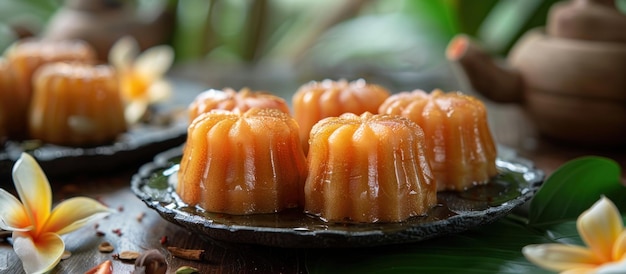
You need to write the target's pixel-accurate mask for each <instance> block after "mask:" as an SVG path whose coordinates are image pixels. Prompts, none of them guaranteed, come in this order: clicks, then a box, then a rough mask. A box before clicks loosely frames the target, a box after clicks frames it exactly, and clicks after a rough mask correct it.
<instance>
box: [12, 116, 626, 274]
mask: <svg viewBox="0 0 626 274" xmlns="http://www.w3.org/2000/svg"><path fill="white" fill-rule="evenodd" d="M489 111H490V112H489V113H490V114H489V115H490V122H491V124H492V131H493V134H494V136H495V138H496V140H497V142H498V143H499V144H502V145H506V146H509V147H512V148H514V149H515V150H517V151H518V153H519V154H520V156H522V157H525V158H527V159H529V160H531V161H533V162H534V163H535V165H536V166H537V167H538V168H540V169H542V170H544V171H545V172H546V174H551V173H552V172H553V171H554V170H555V169H556V168H557V167H558V166H560V165H561V164H563V163H564V162H566V161H568V160H571V159H573V158H576V157H579V156H584V155H600V156H606V157H610V158H613V159H615V160H616V161H618V163H619V164H620V165H621V166H622V169H626V151H624V150H623V149H621V150H620V149H612V150H601V149H592V148H581V147H578V146H568V145H565V144H562V143H561V142H555V141H551V140H547V139H544V138H542V137H539V135H538V134H537V133H536V132H535V130H534V128H533V125H532V123H530V122H529V121H528V120H527V119H526V118H525V116H524V112H523V111H521V110H520V109H519V108H518V107H515V106H500V105H489ZM137 168H138V166H129V167H128V168H127V169H125V170H119V171H115V172H112V173H109V174H106V175H98V176H95V177H93V176H85V175H79V176H77V177H71V178H62V179H52V180H51V183H52V188H53V192H54V200H55V201H60V200H62V199H65V198H68V197H72V196H79V195H80V196H88V197H93V198H96V199H98V200H100V201H102V202H103V203H105V204H106V205H108V206H109V207H111V208H113V209H115V210H116V212H115V213H113V214H111V215H110V216H109V217H107V218H106V219H102V220H99V221H98V222H97V223H96V224H95V225H92V226H89V227H84V228H82V229H80V230H78V231H75V232H72V233H70V234H68V235H65V236H64V239H65V241H66V245H67V248H66V249H67V250H69V251H71V253H72V255H71V256H70V257H69V258H68V259H66V260H63V261H61V263H59V265H58V266H57V267H56V268H55V269H54V270H53V271H52V273H84V272H85V271H87V270H88V269H90V268H92V267H94V266H96V265H98V264H100V263H102V262H104V261H106V260H112V262H113V269H114V273H132V272H133V270H134V264H133V263H132V262H126V261H123V260H119V259H115V257H116V254H119V253H120V252H122V251H136V252H140V253H141V252H144V251H146V250H150V249H156V250H158V251H160V252H161V253H162V254H165V255H166V259H167V262H168V265H169V268H168V269H169V270H168V273H173V272H174V271H175V270H176V269H178V268H179V267H181V266H191V267H195V268H197V269H199V270H200V272H201V273H252V272H254V273H306V272H307V269H306V268H305V261H306V260H307V256H309V255H311V254H314V253H316V252H325V251H324V250H307V249H281V248H272V247H263V246H251V245H241V244H230V243H224V242H216V241H212V240H210V239H206V238H202V237H200V236H199V235H196V234H194V233H191V232H189V231H187V230H186V229H184V228H182V227H179V226H177V225H175V224H172V223H170V222H168V221H166V220H164V219H162V218H161V217H160V216H159V215H158V213H157V212H155V211H153V210H152V209H150V208H148V207H147V206H146V205H145V204H144V203H143V202H142V201H141V200H139V199H138V198H137V197H136V196H135V195H134V194H133V193H132V192H131V190H130V188H129V183H130V180H131V177H132V175H133V174H134V173H135V172H136V171H137ZM622 177H624V176H622ZM105 241H106V242H109V243H111V244H112V245H113V247H114V250H113V251H112V252H111V253H102V252H100V251H99V250H98V245H99V244H101V243H102V242H105ZM167 247H180V248H185V249H195V250H204V256H203V260H202V261H194V260H188V259H181V258H177V257H174V256H172V255H171V254H170V253H169V252H168V250H167ZM0 273H23V270H22V266H21V262H20V261H19V260H18V258H17V256H16V255H15V253H14V252H13V250H12V248H11V246H10V244H9V241H7V240H6V239H4V240H0Z"/></svg>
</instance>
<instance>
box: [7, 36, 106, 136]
mask: <svg viewBox="0 0 626 274" xmlns="http://www.w3.org/2000/svg"><path fill="white" fill-rule="evenodd" d="M5 57H6V60H7V62H8V63H9V65H10V68H11V70H12V73H13V77H14V81H13V83H12V86H13V92H15V93H19V94H14V95H13V96H14V98H17V99H19V100H15V101H13V103H14V104H15V105H16V106H15V108H17V110H16V111H14V112H12V114H11V117H12V118H11V119H12V120H13V123H14V124H15V125H16V131H19V132H15V134H12V135H15V136H17V137H25V136H26V135H27V133H26V131H27V124H28V121H27V113H28V107H29V104H30V100H31V97H32V93H33V81H32V76H33V74H34V73H35V71H37V69H39V67H40V66H42V65H44V64H46V63H52V62H63V61H67V62H86V63H95V60H96V53H95V50H94V49H93V48H92V47H91V46H90V45H88V44H87V43H85V42H82V41H78V40H67V41H42V40H35V39H24V40H20V41H18V42H16V43H15V44H14V45H12V46H11V47H10V48H9V49H7V51H6V52H5ZM18 125H19V126H18Z"/></svg>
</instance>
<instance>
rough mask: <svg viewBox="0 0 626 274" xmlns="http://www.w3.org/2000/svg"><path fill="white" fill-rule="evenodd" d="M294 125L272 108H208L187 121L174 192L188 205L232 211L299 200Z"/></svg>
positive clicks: (300, 173) (301, 160)
mask: <svg viewBox="0 0 626 274" xmlns="http://www.w3.org/2000/svg"><path fill="white" fill-rule="evenodd" d="M305 177H306V159H305V156H304V153H303V151H302V147H301V146H300V141H299V136H298V126H297V124H296V122H295V120H293V118H291V116H289V115H288V114H286V113H284V112H282V111H279V110H277V109H268V108H265V109H259V108H251V109H250V110H248V111H246V112H244V113H242V112H240V111H239V110H234V111H225V110H213V111H210V112H206V113H203V114H200V116H198V117H197V118H196V119H194V120H193V122H192V123H191V124H190V125H189V128H188V133H187V143H186V144H185V147H184V151H183V157H182V159H181V162H180V170H179V172H178V183H177V186H176V192H177V193H178V195H179V196H180V198H181V199H182V200H183V201H184V202H185V203H187V204H189V205H191V206H196V205H197V206H200V207H201V208H203V209H205V210H207V211H210V212H219V213H228V214H236V215H244V214H255V213H273V212H278V211H280V210H283V209H286V208H294V207H298V206H300V205H301V204H302V202H301V201H302V196H303V183H304V179H305Z"/></svg>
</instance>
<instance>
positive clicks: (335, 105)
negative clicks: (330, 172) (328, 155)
mask: <svg viewBox="0 0 626 274" xmlns="http://www.w3.org/2000/svg"><path fill="white" fill-rule="evenodd" d="M387 97H389V91H388V90H387V89H385V88H384V87H382V86H379V85H374V84H369V83H367V82H365V80H363V79H360V80H356V81H352V82H348V81H346V80H339V81H333V80H328V79H327V80H324V81H321V82H316V81H312V82H309V83H307V84H305V85H302V86H301V87H300V88H299V89H298V90H297V91H296V93H295V94H294V95H293V98H292V106H293V110H294V118H295V119H296V121H297V122H298V124H299V125H300V138H301V141H302V144H303V147H304V149H305V151H306V150H307V148H308V141H309V132H310V130H311V128H312V127H313V125H315V123H317V122H318V121H319V120H321V119H323V118H326V117H335V116H339V115H341V114H344V113H347V112H349V113H354V114H357V115H360V114H362V113H365V112H370V113H374V114H375V113H377V112H378V107H379V106H380V104H381V103H382V102H383V101H385V99H387Z"/></svg>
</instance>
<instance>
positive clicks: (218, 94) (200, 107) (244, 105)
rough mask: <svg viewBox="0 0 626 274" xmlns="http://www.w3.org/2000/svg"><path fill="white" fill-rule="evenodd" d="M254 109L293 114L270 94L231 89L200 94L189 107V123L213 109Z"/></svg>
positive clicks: (279, 99)
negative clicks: (272, 109)
mask: <svg viewBox="0 0 626 274" xmlns="http://www.w3.org/2000/svg"><path fill="white" fill-rule="evenodd" d="M253 107H256V108H274V109H278V110H280V111H282V112H285V113H287V114H291V112H290V111H289V106H288V105H287V102H285V100H284V99H283V98H280V97H278V96H276V95H273V94H271V93H268V92H262V91H251V90H250V89H248V88H243V89H241V90H240V91H239V92H237V91H235V90H233V89H230V88H225V89H224V90H223V91H221V90H215V89H209V90H206V91H203V92H202V93H200V94H198V96H196V98H195V99H194V101H193V102H191V104H190V105H189V108H188V110H189V122H191V121H193V119H195V118H196V117H198V115H200V114H202V113H205V112H209V111H211V110H213V109H223V110H234V109H235V108H237V109H239V110H240V111H242V112H245V111H247V110H249V109H250V108H253Z"/></svg>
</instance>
